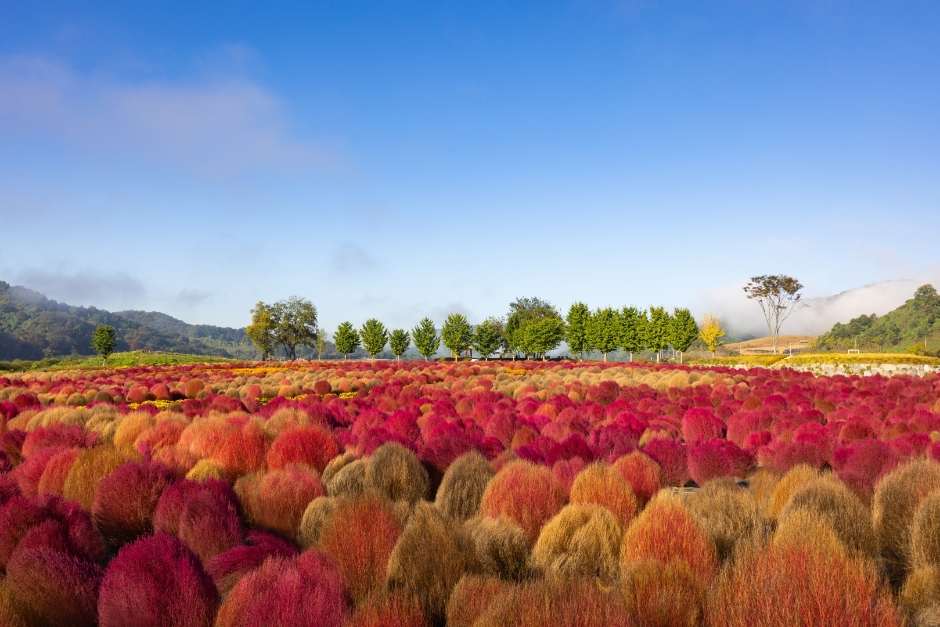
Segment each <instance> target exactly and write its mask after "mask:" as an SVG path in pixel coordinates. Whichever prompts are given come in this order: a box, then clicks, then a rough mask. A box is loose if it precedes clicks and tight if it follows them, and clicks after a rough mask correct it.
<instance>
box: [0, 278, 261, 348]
mask: <svg viewBox="0 0 940 627" xmlns="http://www.w3.org/2000/svg"><path fill="white" fill-rule="evenodd" d="M99 324H108V325H111V326H112V327H114V329H115V331H116V332H117V340H118V342H117V347H116V349H117V350H118V351H127V350H152V351H171V352H179V353H191V354H195V355H213V356H217V357H236V358H244V359H256V358H257V357H258V352H257V351H256V350H255V348H254V346H253V345H252V344H251V342H250V340H249V339H248V336H247V335H245V330H244V329H232V328H228V327H215V326H211V325H203V324H197V325H194V324H186V323H185V322H183V321H181V320H177V319H176V318H172V317H170V316H168V315H166V314H162V313H158V312H144V311H120V312H110V311H105V310H103V309H97V308H95V307H74V306H71V305H66V304H65V303H59V302H56V301H54V300H51V299H49V298H46V297H45V296H44V295H43V294H40V293H39V292H36V291H34V290H31V289H28V288H25V287H22V286H19V285H17V286H10V284H9V283H6V282H4V281H0V360H12V359H42V358H45V357H60V356H66V355H90V354H92V353H93V351H92V349H91V336H92V333H94V330H95V327H97V326H98V325H99Z"/></svg>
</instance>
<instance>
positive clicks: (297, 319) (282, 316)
mask: <svg viewBox="0 0 940 627" xmlns="http://www.w3.org/2000/svg"><path fill="white" fill-rule="evenodd" d="M270 311H271V316H272V317H273V318H274V323H275V324H274V340H275V341H276V342H277V343H278V344H280V345H281V346H283V347H284V352H285V353H286V354H287V357H288V358H289V359H290V360H291V361H293V360H294V359H297V347H298V346H307V347H308V348H311V349H316V347H317V308H316V307H314V306H313V303H311V302H310V301H309V300H307V299H306V298H300V297H299V296H291V297H290V298H288V299H287V300H279V301H278V302H276V303H274V304H273V305H271V307H270Z"/></svg>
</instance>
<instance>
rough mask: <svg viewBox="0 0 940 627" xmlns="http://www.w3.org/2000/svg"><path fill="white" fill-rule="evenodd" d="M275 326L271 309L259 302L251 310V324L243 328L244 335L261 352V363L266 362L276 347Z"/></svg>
mask: <svg viewBox="0 0 940 627" xmlns="http://www.w3.org/2000/svg"><path fill="white" fill-rule="evenodd" d="M276 326H277V322H276V321H275V319H274V312H273V311H272V310H271V307H270V306H269V305H266V304H265V303H263V302H261V301H260V300H259V301H258V304H257V305H255V306H254V308H253V309H252V310H251V324H249V325H248V326H247V327H245V333H246V334H247V335H248V337H249V338H250V339H251V341H252V343H253V344H254V345H255V346H257V347H258V350H259V351H261V361H267V360H268V357H269V356H270V355H271V353H273V352H274V348H275V347H276V346H277V340H276V339H274V329H275V327H276Z"/></svg>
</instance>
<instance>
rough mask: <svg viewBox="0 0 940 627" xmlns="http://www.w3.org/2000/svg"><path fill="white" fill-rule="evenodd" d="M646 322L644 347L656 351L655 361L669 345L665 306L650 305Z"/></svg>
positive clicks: (667, 318) (667, 317) (667, 314)
mask: <svg viewBox="0 0 940 627" xmlns="http://www.w3.org/2000/svg"><path fill="white" fill-rule="evenodd" d="M649 312H650V315H649V322H647V324H646V348H648V349H649V350H651V351H652V352H654V353H656V361H657V363H658V362H659V360H660V357H661V353H662V352H663V351H664V350H666V347H667V346H669V312H668V311H666V308H665V307H650V309H649Z"/></svg>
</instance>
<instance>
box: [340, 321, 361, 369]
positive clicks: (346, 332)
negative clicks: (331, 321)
mask: <svg viewBox="0 0 940 627" xmlns="http://www.w3.org/2000/svg"><path fill="white" fill-rule="evenodd" d="M333 344H335V345H336V350H337V352H340V353H342V354H343V361H346V357H347V356H348V355H350V354H352V353H355V352H356V349H358V348H359V344H360V340H359V332H358V331H356V328H355V327H354V326H353V325H352V322H343V323H340V325H339V328H337V329H336V333H335V334H333Z"/></svg>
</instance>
